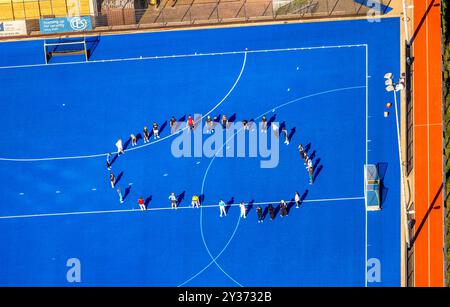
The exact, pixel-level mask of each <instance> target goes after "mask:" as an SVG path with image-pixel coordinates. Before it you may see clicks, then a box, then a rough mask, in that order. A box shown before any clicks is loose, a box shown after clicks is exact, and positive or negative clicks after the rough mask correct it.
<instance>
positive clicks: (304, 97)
mask: <svg viewBox="0 0 450 307" xmlns="http://www.w3.org/2000/svg"><path fill="white" fill-rule="evenodd" d="M239 78H240V77H239ZM238 81H239V80H236V82H235V84H234V85H233V87H232V89H230V91H229V92H228V93H227V95H226V97H224V99H222V100H225V98H227V97H228V96H229V94H230V93H231V91H232V90H233V89H234V87H235V86H236V84H237V82H238ZM361 88H365V86H364V85H360V86H351V87H342V88H337V89H332V90H328V91H324V92H320V93H314V94H310V95H307V96H303V97H300V98H296V99H293V100H290V101H288V102H286V103H284V104H282V105H279V106H278V107H275V108H272V109H270V110H267V111H266V112H265V113H269V112H271V111H272V110H277V109H280V108H282V107H284V106H287V105H289V104H292V103H294V102H297V101H299V100H303V99H307V98H311V97H314V96H319V95H323V94H329V93H335V92H340V91H346V90H353V89H361ZM222 102H223V101H222ZM222 102H220V103H222ZM217 107H218V106H217V105H216V106H215V107H214V109H215V108H217ZM214 109H213V110H214ZM213 110H212V111H213ZM212 111H209V112H208V113H206V115H205V116H207V115H209V114H210V113H211V112H212ZM261 116H262V115H261ZM261 116H259V117H261ZM259 117H258V118H259ZM258 118H256V119H258ZM199 120H200V119H199ZM199 120H198V121H199ZM186 128H188V127H185V128H183V129H186ZM180 131H181V130H179V131H178V132H176V133H174V134H170V135H168V136H165V137H163V138H160V139H158V140H156V141H153V142H150V143H147V144H144V145H140V146H135V147H132V148H129V149H127V150H125V152H128V151H132V150H136V149H140V148H142V147H145V146H150V145H153V144H155V143H158V142H161V141H163V140H165V139H168V138H170V137H172V136H175V135H177V134H178V133H179V132H180ZM107 155H108V153H103V154H96V155H86V156H69V157H55V158H30V159H22V158H0V161H8V162H38V161H54V160H69V159H88V158H98V157H104V156H107Z"/></svg>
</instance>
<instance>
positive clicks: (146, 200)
mask: <svg viewBox="0 0 450 307" xmlns="http://www.w3.org/2000/svg"><path fill="white" fill-rule="evenodd" d="M152 199H153V196H152V195H150V196H149V197H147V198H146V199H145V201H144V206H145V209H146V210H147V208H148V205H149V204H150V202H151V201H152Z"/></svg>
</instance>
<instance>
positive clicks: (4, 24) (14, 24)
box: [0, 20, 27, 37]
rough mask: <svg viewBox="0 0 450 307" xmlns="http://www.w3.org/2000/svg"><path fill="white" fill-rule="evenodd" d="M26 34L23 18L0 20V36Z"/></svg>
mask: <svg viewBox="0 0 450 307" xmlns="http://www.w3.org/2000/svg"><path fill="white" fill-rule="evenodd" d="M18 35H27V23H26V22H25V20H14V21H0V37H5V36H18Z"/></svg>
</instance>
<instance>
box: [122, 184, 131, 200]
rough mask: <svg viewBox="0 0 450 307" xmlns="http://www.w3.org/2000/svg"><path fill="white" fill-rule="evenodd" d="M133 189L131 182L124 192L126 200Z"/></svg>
mask: <svg viewBox="0 0 450 307" xmlns="http://www.w3.org/2000/svg"><path fill="white" fill-rule="evenodd" d="M130 191H131V184H129V185H128V186H127V187H126V188H125V193H124V194H123V200H125V199H126V198H127V196H128V195H129V194H130Z"/></svg>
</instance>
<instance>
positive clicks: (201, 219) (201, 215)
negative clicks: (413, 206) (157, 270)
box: [179, 86, 365, 287]
mask: <svg viewBox="0 0 450 307" xmlns="http://www.w3.org/2000/svg"><path fill="white" fill-rule="evenodd" d="M358 88H363V87H362V86H358V87H347V88H341V89H337V90H329V91H323V92H319V93H316V94H311V95H307V96H304V97H301V98H297V99H294V100H291V101H289V102H287V103H284V104H281V105H278V106H276V107H273V108H270V109H269V110H267V111H266V112H265V113H268V112H270V110H277V109H280V108H282V107H285V106H287V105H289V104H292V103H294V102H297V101H300V100H302V99H306V98H311V97H314V96H317V95H323V94H327V93H332V92H336V91H340V90H348V89H358ZM265 113H262V114H260V115H259V116H258V117H256V118H255V119H259V118H260V117H262V116H263V115H264V114H265ZM242 129H243V128H240V129H238V130H237V131H236V132H235V133H234V134H233V136H231V137H229V138H228V139H227V140H226V142H225V143H224V144H223V145H222V146H221V148H219V149H218V150H217V151H216V153H215V154H214V157H213V159H212V160H211V161H210V163H209V165H208V168H207V169H206V171H205V175H204V176H203V181H202V189H201V193H202V194H204V185H205V181H206V177H207V175H208V173H209V169H210V168H211V165H212V163H213V162H214V160H215V158H216V156H217V153H218V152H220V151H221V150H223V147H224V146H225V145H226V144H227V143H228V142H229V141H230V140H231V139H232V138H234V136H235V135H236V134H238V133H239V132H240V131H241V130H242ZM362 199H364V200H365V197H363V198H362ZM273 203H276V202H273ZM254 204H255V205H257V203H254ZM238 227H239V221H238V223H237V224H236V227H235V229H234V232H233V233H232V235H231V236H230V238H229V239H228V242H227V243H226V244H225V246H224V248H223V249H222V250H221V251H220V253H219V254H218V255H217V256H216V257H213V256H212V255H211V252H210V250H209V248H208V246H207V244H206V241H205V238H204V234H203V211H202V210H200V233H201V236H202V240H203V245H204V246H205V248H206V251H207V252H208V254H209V256H210V257H211V259H212V261H211V262H210V263H208V264H207V265H206V266H205V267H204V268H203V269H201V270H200V271H199V272H197V273H196V274H195V275H193V276H191V277H190V278H189V279H187V280H186V281H184V282H183V283H182V284H180V285H179V286H183V285H185V284H187V283H188V282H190V281H191V280H193V279H194V278H196V277H197V276H198V275H200V274H201V273H202V272H204V271H205V270H206V269H207V268H208V267H210V266H211V265H212V264H213V263H215V264H216V266H217V267H218V268H219V269H220V270H221V271H222V272H223V273H224V274H225V275H226V276H227V277H228V278H229V279H230V280H231V281H233V282H234V283H235V284H237V285H238V286H241V287H242V285H241V284H240V283H238V282H237V281H236V280H234V279H233V278H232V277H231V276H230V275H229V274H227V273H226V272H225V271H224V270H223V269H222V267H220V265H219V264H218V263H217V261H216V260H217V259H218V258H219V257H220V256H221V255H222V253H223V252H224V251H225V250H226V249H227V248H228V245H229V244H230V242H231V241H232V240H233V238H234V236H235V234H236V231H237V229H238Z"/></svg>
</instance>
